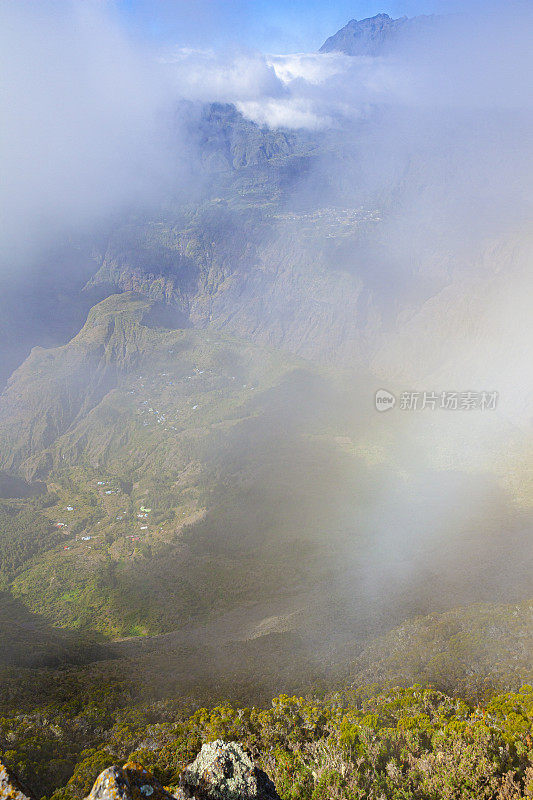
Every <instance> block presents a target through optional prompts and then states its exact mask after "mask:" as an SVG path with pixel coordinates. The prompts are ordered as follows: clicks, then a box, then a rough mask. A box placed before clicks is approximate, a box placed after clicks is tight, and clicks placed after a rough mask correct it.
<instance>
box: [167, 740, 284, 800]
mask: <svg viewBox="0 0 533 800" xmlns="http://www.w3.org/2000/svg"><path fill="white" fill-rule="evenodd" d="M180 788H181V790H182V792H183V795H184V796H185V797H187V798H195V799H196V800H279V797H278V794H277V792H276V788H275V786H274V784H273V783H272V781H271V780H270V778H269V777H268V775H267V774H266V773H265V772H263V771H262V770H260V769H259V768H258V767H256V766H255V764H254V763H253V761H252V759H251V758H250V757H249V756H248V755H247V753H246V752H245V751H244V750H243V748H242V747H241V745H240V744H238V743H237V742H223V741H221V740H217V741H215V742H210V743H209V744H204V746H203V747H202V749H201V751H200V753H199V754H198V756H197V758H196V760H195V761H193V763H192V764H190V765H189V766H188V767H187V768H186V769H185V770H184V772H183V773H182V775H181V777H180Z"/></svg>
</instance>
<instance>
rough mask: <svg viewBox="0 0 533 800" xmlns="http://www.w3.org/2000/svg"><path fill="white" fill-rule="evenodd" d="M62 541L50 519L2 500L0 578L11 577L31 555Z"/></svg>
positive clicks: (0, 505)
mask: <svg viewBox="0 0 533 800" xmlns="http://www.w3.org/2000/svg"><path fill="white" fill-rule="evenodd" d="M58 541H59V535H58V533H57V530H54V528H53V527H52V525H51V523H50V520H49V519H47V518H46V517H45V516H43V515H42V514H38V513H36V512H34V511H32V510H31V509H29V508H22V509H17V508H16V507H14V506H12V505H8V504H5V503H3V504H0V579H1V577H3V578H4V580H9V579H10V578H12V577H13V576H14V575H15V573H16V572H17V570H18V569H19V568H20V567H21V566H22V565H23V564H24V563H25V562H26V561H28V560H29V559H30V558H32V556H34V555H37V554H38V553H42V552H44V551H46V550H48V549H50V548H52V547H54V546H55V545H56V544H57V542H58Z"/></svg>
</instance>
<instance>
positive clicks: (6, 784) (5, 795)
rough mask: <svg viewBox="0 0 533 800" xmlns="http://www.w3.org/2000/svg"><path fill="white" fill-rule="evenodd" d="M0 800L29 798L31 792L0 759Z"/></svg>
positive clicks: (25, 799) (23, 799) (24, 799)
mask: <svg viewBox="0 0 533 800" xmlns="http://www.w3.org/2000/svg"><path fill="white" fill-rule="evenodd" d="M0 800H31V793H30V792H29V791H28V789H26V788H25V787H24V786H23V785H22V784H21V783H20V781H19V780H18V779H17V778H15V776H14V775H13V774H11V773H10V772H8V770H7V768H6V767H5V766H4V764H2V762H1V761H0Z"/></svg>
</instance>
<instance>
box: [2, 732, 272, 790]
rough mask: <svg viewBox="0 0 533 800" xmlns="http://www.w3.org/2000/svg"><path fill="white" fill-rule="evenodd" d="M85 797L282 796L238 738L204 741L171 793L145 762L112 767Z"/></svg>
mask: <svg viewBox="0 0 533 800" xmlns="http://www.w3.org/2000/svg"><path fill="white" fill-rule="evenodd" d="M4 797H5V800H27V798H26V797H25V796H24V795H20V796H17V795H9V794H6V795H5V796H4V795H0V800H4ZM86 800H279V797H278V794H277V792H276V787H275V786H274V784H273V783H272V781H271V780H270V778H269V777H268V775H267V774H266V773H265V772H263V770H261V769H259V768H258V767H256V766H255V764H254V762H253V761H252V759H251V758H250V757H249V755H248V754H247V753H246V752H245V750H244V749H243V748H242V747H241V745H240V744H238V743H237V742H223V741H220V740H217V741H215V742H210V743H209V744H204V746H203V747H202V749H201V751H200V753H199V754H198V757H197V758H196V760H195V761H193V763H192V764H190V765H189V766H188V767H187V768H186V769H185V770H184V772H183V773H182V775H181V777H180V785H179V787H177V788H176V790H175V792H174V793H173V794H171V793H170V792H169V791H167V790H166V789H164V788H163V787H162V786H161V785H160V784H159V783H158V782H157V781H156V779H155V778H154V777H153V776H152V775H151V774H150V773H149V772H148V770H146V769H145V768H144V767H143V766H142V764H135V763H131V762H130V763H128V764H125V765H124V766H123V767H122V768H120V767H109V768H108V769H106V770H104V772H102V774H101V775H100V776H99V777H98V779H97V781H96V783H95V784H94V786H93V788H92V790H91V793H90V794H89V796H88V797H87V798H86Z"/></svg>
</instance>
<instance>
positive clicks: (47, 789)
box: [0, 685, 533, 800]
mask: <svg viewBox="0 0 533 800" xmlns="http://www.w3.org/2000/svg"><path fill="white" fill-rule="evenodd" d="M116 699H117V698H116V696H114V694H113V689H112V687H110V691H109V692H107V693H105V692H104V693H100V695H99V697H95V698H94V702H93V703H92V704H90V705H88V706H86V707H84V708H78V709H75V708H73V707H71V709H70V712H71V713H70V716H66V715H65V709H64V708H63V709H62V711H61V712H59V710H58V709H54V708H49V709H48V710H47V711H46V713H40V714H26V715H24V716H18V717H6V718H3V719H1V720H0V746H1V748H2V749H3V751H4V758H5V760H6V761H7V763H8V765H9V766H11V767H12V768H15V769H17V770H18V772H19V774H21V775H22V776H23V777H24V778H25V779H26V780H27V781H30V782H32V783H33V786H34V788H35V790H36V791H37V792H38V793H41V794H42V793H45V794H46V795H47V796H50V795H52V796H53V797H54V799H55V800H71V799H73V800H80V799H81V798H82V797H84V796H85V795H86V794H87V793H88V791H89V790H90V788H91V786H92V784H93V782H94V780H95V778H96V777H97V775H98V774H99V773H100V772H101V771H102V769H104V768H105V767H106V766H109V765H110V764H112V763H115V762H123V761H125V760H126V759H128V760H131V759H134V760H135V761H137V762H140V763H142V764H144V766H146V767H147V768H148V769H150V770H151V771H152V772H153V773H154V774H155V776H156V777H157V778H158V779H159V780H160V781H161V782H162V783H163V784H164V785H168V786H172V785H174V784H176V782H177V779H178V776H179V773H180V771H181V770H182V769H183V767H184V766H185V765H186V764H187V763H189V762H190V761H191V760H192V759H193V758H194V757H195V755H196V753H197V752H198V750H199V749H200V747H201V745H202V744H203V743H204V742H207V741H212V740H214V739H224V740H227V741H230V740H236V741H239V742H241V743H243V744H244V745H245V746H246V747H247V748H248V750H249V751H250V753H251V754H252V755H253V757H254V758H255V759H256V760H257V762H258V763H259V764H260V765H261V766H262V767H263V769H265V770H266V771H267V772H268V774H269V775H270V776H271V778H272V779H273V780H274V782H275V784H276V786H277V789H278V792H279V793H280V795H281V797H282V798H283V800H332V799H336V798H338V800H363V798H364V800H381V798H391V799H392V800H410V799H411V798H412V800H456V798H461V800H463V799H464V800H470V799H471V800H480V799H481V798H486V799H487V800H521V799H522V798H529V797H533V739H532V725H533V688H532V687H531V686H524V687H522V688H521V689H520V690H519V691H517V692H510V693H506V694H501V695H496V696H493V697H492V698H490V699H488V700H487V702H486V703H484V704H483V705H479V704H469V703H467V702H465V701H464V700H462V699H458V698H456V697H451V696H449V695H446V694H443V693H442V692H439V691H437V690H435V689H434V688H432V687H422V686H420V685H414V686H412V687H410V688H396V689H391V690H389V691H387V692H382V693H375V691H374V690H373V688H372V687H363V688H361V689H360V690H359V691H358V692H357V693H352V694H336V695H330V696H327V697H322V698H320V697H316V696H315V697H307V698H304V697H296V696H294V697H292V696H288V695H280V696H278V697H276V698H275V699H274V700H273V701H272V704H271V706H270V708H258V707H252V708H234V707H233V706H232V705H231V704H229V703H223V704H221V705H218V706H216V707H214V708H201V709H199V710H197V711H195V712H194V713H193V714H192V715H186V714H184V713H183V712H182V711H181V712H180V710H179V708H178V707H177V705H176V704H173V703H171V702H167V703H159V704H155V705H152V706H144V707H143V706H140V707H136V708H132V707H128V708H124V709H122V710H121V711H118V712H117V713H111V711H110V700H111V705H112V702H113V701H116ZM62 784H63V785H62Z"/></svg>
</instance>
